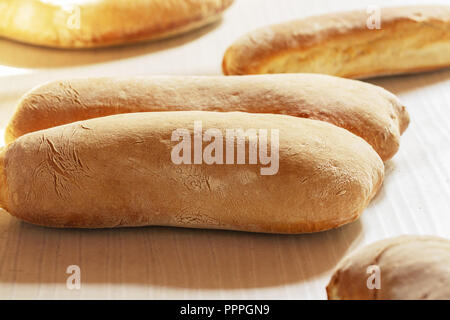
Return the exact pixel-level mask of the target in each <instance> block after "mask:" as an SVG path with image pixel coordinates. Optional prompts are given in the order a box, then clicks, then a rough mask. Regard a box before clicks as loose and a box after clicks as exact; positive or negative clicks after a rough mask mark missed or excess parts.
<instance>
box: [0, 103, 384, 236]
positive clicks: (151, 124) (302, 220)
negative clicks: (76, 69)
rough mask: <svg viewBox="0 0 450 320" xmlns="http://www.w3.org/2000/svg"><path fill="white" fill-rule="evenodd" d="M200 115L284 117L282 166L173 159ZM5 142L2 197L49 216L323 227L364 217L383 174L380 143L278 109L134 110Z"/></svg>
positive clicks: (223, 119)
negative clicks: (273, 169)
mask: <svg viewBox="0 0 450 320" xmlns="http://www.w3.org/2000/svg"><path fill="white" fill-rule="evenodd" d="M194 121H202V126H203V130H207V129H208V128H216V129H218V130H220V131H222V133H223V134H224V136H225V130H226V129H238V128H241V129H243V130H247V129H250V128H254V129H255V128H256V129H267V130H272V129H278V130H279V171H278V172H277V173H276V174H275V175H270V176H269V175H266V176H264V175H261V174H260V166H259V165H250V164H248V161H247V164H240V165H237V164H235V165H231V164H228V165H220V164H212V165H206V164H205V163H203V164H198V165H183V164H182V165H176V164H174V163H172V161H171V156H170V155H171V150H172V148H173V146H174V145H175V144H177V142H172V141H171V135H172V132H173V131H174V130H175V129H182V128H186V129H188V130H190V131H191V133H192V127H193V123H194ZM224 143H225V142H224ZM247 143H248V139H247ZM6 148H7V149H6V154H5V160H4V168H3V169H4V172H5V173H6V184H5V185H3V186H2V188H3V190H6V191H5V192H6V194H5V198H4V199H2V201H1V203H6V207H7V208H8V209H9V212H10V213H11V214H13V215H14V216H16V217H18V218H21V219H23V220H26V221H28V222H31V223H35V224H39V225H44V226H51V227H79V228H105V227H116V226H144V225H165V226H178V227H192V228H215V229H232V230H243V231H252V232H272V233H303V232H316V231H322V230H327V229H330V228H335V227H338V226H340V225H343V224H346V223H349V222H351V221H353V220H355V219H357V218H358V217H359V216H360V214H361V213H362V211H363V210H364V208H365V207H366V206H367V204H368V203H369V201H370V200H371V199H372V198H373V196H374V195H375V194H376V192H377V191H378V189H379V188H380V186H381V184H382V181H383V176H384V165H383V162H382V161H381V159H380V158H379V156H378V155H377V153H376V152H375V151H374V150H373V149H372V148H371V147H370V145H369V144H367V143H366V142H365V141H364V140H363V139H361V138H359V137H357V136H355V135H353V134H352V133H350V132H348V131H347V130H344V129H341V128H339V127H336V126H334V125H331V124H328V123H326V122H323V121H316V120H310V119H302V118H295V117H290V116H284V115H272V114H249V113H242V112H229V113H223V112H209V111H207V112H205V111H179V112H149V113H128V114H121V115H113V116H107V117H101V118H95V119H90V120H85V121H80V122H75V123H72V124H68V125H64V126H58V127H54V128H50V129H46V130H41V131H37V132H33V133H30V134H27V135H24V136H22V137H20V138H19V139H17V140H16V141H14V142H13V143H12V144H10V145H8V146H7V147H6ZM192 148H194V146H193V145H192ZM224 148H225V147H224ZM224 150H225V149H224Z"/></svg>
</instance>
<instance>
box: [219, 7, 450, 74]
mask: <svg viewBox="0 0 450 320" xmlns="http://www.w3.org/2000/svg"><path fill="white" fill-rule="evenodd" d="M374 13H376V12H374ZM371 14H372V13H369V14H368V13H367V12H366V11H365V10H364V11H351V12H340V13H334V14H327V15H323V16H315V17H310V18H306V19H303V20H298V21H291V22H288V23H283V24H279V25H274V26H269V27H265V28H261V29H258V30H255V31H253V32H250V33H249V34H247V35H245V36H243V37H241V38H240V39H238V40H237V41H236V42H235V43H234V44H233V45H232V46H231V47H230V48H229V49H228V50H227V51H226V53H225V56H224V59H223V72H224V74H227V75H229V74H231V75H232V74H237V75H240V74H261V73H294V72H310V73H324V74H331V75H336V76H341V77H347V78H367V77H373V76H381V75H390V74H400V73H410V72H418V71H424V70H432V69H438V68H442V67H447V66H450V31H449V30H450V7H449V6H421V7H412V6H410V7H395V8H382V9H381V15H380V17H381V29H369V28H368V26H367V23H368V22H369V25H370V26H372V24H371V23H372V17H371ZM374 21H376V20H374Z"/></svg>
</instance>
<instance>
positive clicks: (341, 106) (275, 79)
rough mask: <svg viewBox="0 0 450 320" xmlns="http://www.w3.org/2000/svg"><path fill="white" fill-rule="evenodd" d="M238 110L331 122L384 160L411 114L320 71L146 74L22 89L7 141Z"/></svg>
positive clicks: (367, 88)
mask: <svg viewBox="0 0 450 320" xmlns="http://www.w3.org/2000/svg"><path fill="white" fill-rule="evenodd" d="M180 110H181V111H183V110H184V111H188V110H205V111H243V112H249V113H275V114H287V115H292V116H297V117H304V118H312V119H316V120H323V121H327V122H331V123H333V124H335V125H337V126H340V127H343V128H345V129H347V130H350V131H351V132H353V133H354V134H356V135H358V136H360V137H362V138H363V139H365V140H366V141H367V142H369V143H370V144H371V145H372V147H373V148H374V149H375V150H376V151H377V152H378V154H379V155H380V156H381V158H382V159H383V160H387V159H389V158H391V157H392V156H393V155H394V154H395V153H396V152H397V150H398V148H399V143H400V135H401V133H403V131H404V130H405V129H406V127H407V126H408V123H409V116H408V112H407V111H406V109H405V107H403V106H402V104H401V103H400V101H399V100H398V99H397V98H396V97H395V96H394V95H393V94H391V93H389V92H388V91H386V90H384V89H382V88H380V87H377V86H374V85H370V84H366V83H363V82H360V81H355V80H347V79H340V78H336V77H331V76H324V75H312V74H311V75H308V74H299V75H266V76H248V77H149V78H134V79H116V78H102V79H81V80H67V81H56V82H51V83H49V84H46V85H43V86H41V87H38V88H36V89H34V90H32V91H31V92H29V93H28V94H26V95H25V96H24V97H23V98H22V100H21V101H20V103H19V105H18V107H17V110H16V112H15V114H14V116H13V118H12V119H11V121H10V123H9V124H8V126H7V129H6V142H7V143H9V142H11V141H13V140H14V139H16V138H17V137H19V136H21V135H23V134H25V133H28V132H32V131H36V130H41V129H46V128H49V127H54V126H57V125H61V124H66V123H70V122H74V121H78V120H85V119H89V118H94V117H101V116H106V115H112V114H117V113H127V112H144V111H180Z"/></svg>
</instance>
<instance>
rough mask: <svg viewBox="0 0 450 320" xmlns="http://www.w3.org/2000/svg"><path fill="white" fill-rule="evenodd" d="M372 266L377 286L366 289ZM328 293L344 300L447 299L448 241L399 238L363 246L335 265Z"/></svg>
mask: <svg viewBox="0 0 450 320" xmlns="http://www.w3.org/2000/svg"><path fill="white" fill-rule="evenodd" d="M375 265H376V266H378V267H379V274H378V275H379V279H380V282H379V284H380V287H379V289H376V288H373V289H368V286H367V280H368V278H369V277H370V276H371V274H375V273H374V271H372V270H369V273H368V271H367V268H368V267H369V266H375ZM369 280H372V279H369ZM370 282H371V284H373V283H372V281H370ZM327 293H328V298H329V299H345V300H356V299H358V300H360V299H363V300H367V299H370V300H371V299H377V300H418V299H450V241H449V240H447V239H442V238H438V237H429V236H402V237H397V238H391V239H387V240H382V241H379V242H376V243H374V244H371V245H369V246H366V247H364V248H362V249H360V250H358V251H356V252H355V253H352V254H351V255H350V256H348V257H346V258H344V260H343V261H342V262H341V263H340V264H339V265H338V267H337V269H336V271H335V273H334V275H333V277H332V279H331V281H330V283H329V284H328V287H327Z"/></svg>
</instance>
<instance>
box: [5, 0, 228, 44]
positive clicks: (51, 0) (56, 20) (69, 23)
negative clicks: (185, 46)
mask: <svg viewBox="0 0 450 320" xmlns="http://www.w3.org/2000/svg"><path fill="white" fill-rule="evenodd" d="M232 2H233V0H171V1H167V0H133V1H129V0H69V1H67V0H66V1H60V0H20V1H17V0H6V1H1V2H0V36H2V37H6V38H10V39H13V40H17V41H21V42H25V43H30V44H35V45H41V46H47V47H55V48H92V47H104V46H110V45H119V44H125V43H133V42H139V41H146V40H155V39H160V38H165V37H169V36H173V35H176V34H179V33H183V32H187V31H190V30H192V29H195V28H199V27H201V26H204V25H206V24H208V23H211V22H213V21H215V20H217V19H218V18H219V17H220V14H221V13H222V12H223V11H224V10H225V9H226V8H227V7H228V6H229V5H231V3H232Z"/></svg>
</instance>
